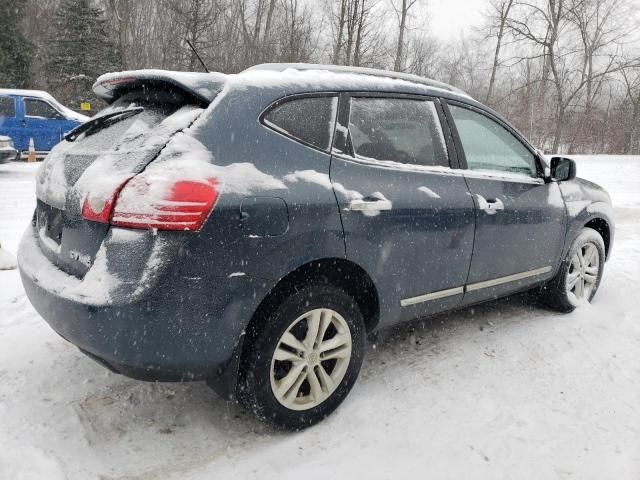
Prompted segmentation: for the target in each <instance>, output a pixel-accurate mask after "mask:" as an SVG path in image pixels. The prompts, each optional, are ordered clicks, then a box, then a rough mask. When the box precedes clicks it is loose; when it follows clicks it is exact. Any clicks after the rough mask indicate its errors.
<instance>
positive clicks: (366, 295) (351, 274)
mask: <svg viewBox="0 0 640 480" xmlns="http://www.w3.org/2000/svg"><path fill="white" fill-rule="evenodd" d="M313 283H328V284H331V285H334V286H337V287H338V288H341V289H342V290H344V291H345V292H346V293H347V294H348V295H350V296H351V297H353V298H354V300H355V301H356V303H357V304H358V307H359V308H360V312H361V313H362V317H363V319H364V322H365V329H366V332H367V333H369V332H372V331H373V330H375V328H376V327H377V325H378V322H379V320H380V300H379V296H378V291H377V288H376V287H375V285H374V283H373V280H372V279H371V277H370V276H369V274H368V273H367V272H366V271H365V270H364V269H363V268H362V267H360V266H359V265H357V264H356V263H354V262H351V261H349V260H345V259H344V258H337V257H335V258H333V257H332V258H322V259H317V260H312V261H308V262H306V263H304V264H302V265H300V266H299V267H297V268H295V269H294V270H292V271H291V272H289V273H288V274H286V275H285V276H284V277H282V278H281V279H280V280H278V281H277V282H276V283H275V285H274V286H273V287H272V288H271V289H270V290H269V292H268V293H267V294H266V295H265V296H264V298H263V299H262V300H261V301H260V303H259V304H258V307H257V308H256V309H255V311H254V313H253V315H252V316H251V319H250V320H249V322H248V323H247V325H246V327H245V329H244V333H243V334H242V336H241V338H240V340H239V341H238V343H237V345H236V346H235V349H234V352H233V354H232V356H231V359H230V361H229V363H228V364H227V366H226V368H224V369H223V370H221V371H219V372H218V375H217V376H215V377H212V378H209V379H208V380H207V383H208V384H209V386H210V387H211V388H213V389H214V390H215V391H216V392H218V394H220V395H221V396H222V397H223V398H226V399H235V398H236V395H237V386H238V379H239V373H240V366H241V362H242V357H243V353H244V352H245V349H247V348H249V347H250V345H251V340H250V339H251V336H252V334H254V332H256V331H257V329H256V326H258V325H259V322H260V321H264V320H265V319H266V318H267V317H268V315H269V313H270V312H271V310H272V309H273V308H275V307H276V306H277V305H278V304H279V302H281V301H282V299H283V298H285V297H286V296H287V295H289V294H291V293H292V292H295V291H297V290H299V289H301V288H304V287H305V286H307V285H310V284H313Z"/></svg>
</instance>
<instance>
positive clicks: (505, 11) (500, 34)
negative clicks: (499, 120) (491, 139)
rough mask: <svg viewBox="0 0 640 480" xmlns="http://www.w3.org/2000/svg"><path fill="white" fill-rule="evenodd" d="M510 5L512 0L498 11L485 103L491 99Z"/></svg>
mask: <svg viewBox="0 0 640 480" xmlns="http://www.w3.org/2000/svg"><path fill="white" fill-rule="evenodd" d="M511 5H513V0H509V2H508V3H507V4H506V5H505V4H503V5H502V10H501V11H500V26H499V29H498V39H497V42H496V50H495V52H494V55H493V66H492V67H491V78H490V79H489V90H487V98H486V99H485V103H489V101H490V100H491V96H492V95H493V88H494V85H495V82H496V73H497V71H498V65H499V64H500V49H501V48H502V38H503V37H504V26H505V23H506V22H507V19H508V18H509V10H511Z"/></svg>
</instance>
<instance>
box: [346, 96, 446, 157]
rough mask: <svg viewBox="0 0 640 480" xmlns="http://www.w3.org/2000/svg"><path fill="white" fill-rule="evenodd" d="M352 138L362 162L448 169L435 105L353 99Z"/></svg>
mask: <svg viewBox="0 0 640 480" xmlns="http://www.w3.org/2000/svg"><path fill="white" fill-rule="evenodd" d="M349 135H350V137H351V145H352V147H353V153H354V154H355V155H356V156H358V157H362V158H368V159H373V160H382V161H392V162H398V163H405V164H410V165H425V166H430V167H448V166H449V159H448V156H447V147H446V143H445V139H444V135H443V134H442V129H441V126H440V119H439V118H438V112H437V109H436V106H435V104H434V102H432V101H430V100H414V99H407V98H352V99H351V111H350V114H349Z"/></svg>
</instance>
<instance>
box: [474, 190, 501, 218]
mask: <svg viewBox="0 0 640 480" xmlns="http://www.w3.org/2000/svg"><path fill="white" fill-rule="evenodd" d="M476 197H477V198H478V207H479V208H480V210H484V211H485V212H486V213H488V214H489V215H494V214H496V213H498V212H499V211H501V210H504V203H502V200H500V199H499V198H492V199H490V200H487V199H486V198H484V197H483V196H482V195H476Z"/></svg>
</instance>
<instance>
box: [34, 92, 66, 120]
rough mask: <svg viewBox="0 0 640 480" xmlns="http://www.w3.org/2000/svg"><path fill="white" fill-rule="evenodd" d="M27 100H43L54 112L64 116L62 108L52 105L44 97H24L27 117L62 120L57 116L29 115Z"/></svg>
mask: <svg viewBox="0 0 640 480" xmlns="http://www.w3.org/2000/svg"><path fill="white" fill-rule="evenodd" d="M27 100H33V101H34V102H42V103H44V104H46V105H49V106H50V107H51V109H52V110H53V111H54V112H56V113H57V114H58V115H60V116H61V117H64V115H63V114H62V112H61V111H60V110H58V109H57V108H56V107H54V106H53V105H51V104H50V103H49V102H48V101H46V100H45V99H44V98H36V97H24V116H25V117H27V118H46V119H47V120H60V119H58V118H55V117H39V116H34V115H27Z"/></svg>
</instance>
